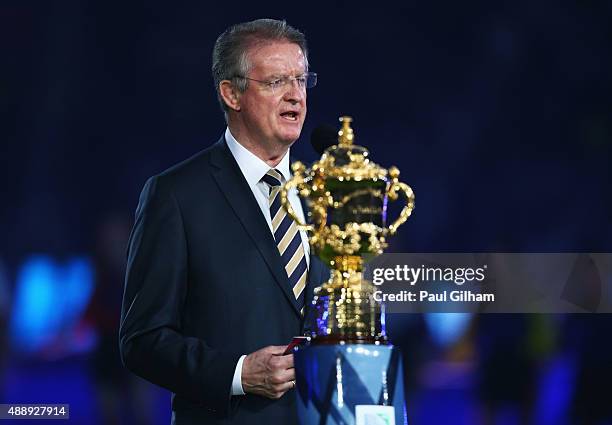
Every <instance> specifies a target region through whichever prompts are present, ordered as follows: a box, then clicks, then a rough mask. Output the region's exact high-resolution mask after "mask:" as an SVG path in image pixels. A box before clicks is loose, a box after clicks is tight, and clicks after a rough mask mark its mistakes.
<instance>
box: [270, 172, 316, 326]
mask: <svg viewBox="0 0 612 425" xmlns="http://www.w3.org/2000/svg"><path fill="white" fill-rule="evenodd" d="M282 179H283V176H282V174H281V173H279V172H278V171H276V170H274V169H271V170H270V171H268V172H267V173H266V175H265V176H263V177H262V178H261V181H263V182H264V183H266V184H267V185H269V186H270V200H269V204H268V205H269V206H270V217H271V218H272V229H273V231H274V240H275V241H276V245H277V247H278V251H279V252H280V255H281V257H282V259H283V264H284V265H285V271H286V272H287V276H289V283H290V284H291V288H293V295H295V298H296V299H297V301H298V305H299V306H300V308H301V312H302V314H303V313H304V307H303V306H304V288H305V287H306V275H307V273H308V269H307V266H306V256H305V255H304V247H303V246H302V238H301V236H300V232H299V231H298V227H297V224H296V223H295V221H293V220H292V219H291V217H289V215H288V214H287V211H285V209H284V208H283V207H282V205H281V202H280V195H279V192H280V187H281V182H282Z"/></svg>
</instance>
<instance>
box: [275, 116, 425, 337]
mask: <svg viewBox="0 0 612 425" xmlns="http://www.w3.org/2000/svg"><path fill="white" fill-rule="evenodd" d="M340 121H341V122H342V128H341V129H340V131H338V144H337V145H333V146H331V147H329V148H327V149H326V150H325V152H324V153H323V155H322V156H321V159H320V160H319V161H317V162H315V163H314V164H313V165H312V167H311V168H309V169H306V167H305V166H304V165H303V164H302V163H300V162H295V163H294V164H293V165H292V170H293V177H292V178H291V180H289V181H288V182H287V183H286V184H285V185H284V186H283V188H282V190H281V192H280V196H281V202H282V204H283V206H284V207H285V209H286V210H287V212H288V214H289V215H290V216H291V217H292V218H293V219H294V220H295V221H296V223H297V224H298V227H299V228H300V230H306V231H307V232H308V233H309V236H310V238H309V239H310V245H311V247H312V249H313V252H314V254H315V255H317V256H319V258H321V259H322V260H323V261H324V262H325V263H326V264H327V265H328V266H329V267H330V268H331V269H332V272H331V277H330V279H329V280H328V281H327V282H325V283H324V284H323V285H322V286H320V287H318V288H316V289H315V291H314V298H313V301H312V305H311V306H310V308H308V309H307V311H308V312H307V314H308V315H307V317H306V321H307V323H308V325H309V326H310V327H311V330H310V331H309V332H310V335H309V336H310V337H311V338H312V341H311V344H338V343H340V344H344V343H362V344H386V343H387V335H386V333H385V327H384V306H382V305H381V303H379V302H377V301H375V300H374V297H373V294H374V291H375V289H374V288H375V287H374V285H373V284H372V283H371V282H369V281H368V280H366V279H365V278H364V277H363V266H364V260H366V259H369V258H372V257H373V256H376V255H379V254H382V252H383V250H384V249H385V248H386V247H387V242H386V238H387V237H388V236H390V235H393V234H394V233H395V232H396V231H397V228H398V227H399V226H400V225H402V224H403V223H404V222H405V221H406V220H407V219H408V217H410V214H411V213H412V210H413V208H414V193H413V192H412V189H411V188H410V186H408V185H407V184H405V183H402V182H400V181H399V180H398V177H399V174H400V172H399V170H398V169H397V168H396V167H391V168H389V169H388V170H387V169H385V168H382V167H381V166H379V165H377V164H376V163H374V162H372V161H371V160H370V158H369V152H368V150H367V149H366V148H364V147H362V146H358V145H354V144H353V138H354V134H353V129H352V128H351V122H352V118H350V117H346V116H345V117H341V118H340ZM293 188H296V189H297V191H298V194H299V196H301V197H303V198H305V200H306V202H307V206H308V208H307V209H308V212H307V214H308V218H309V219H308V220H307V221H308V222H309V223H310V224H306V223H302V222H301V221H300V220H299V218H298V217H297V216H296V214H295V211H294V210H293V208H292V207H291V204H290V203H289V200H288V198H287V196H288V193H289V191H290V190H292V189H293ZM401 193H403V194H404V200H405V206H404V207H403V209H402V210H401V212H400V214H399V217H398V218H397V219H396V220H395V221H394V222H393V223H391V224H390V225H388V226H386V217H387V203H388V201H389V200H391V201H395V200H397V199H399V198H400V194H401Z"/></svg>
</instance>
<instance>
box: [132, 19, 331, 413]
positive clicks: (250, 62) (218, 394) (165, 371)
mask: <svg viewBox="0 0 612 425" xmlns="http://www.w3.org/2000/svg"><path fill="white" fill-rule="evenodd" d="M213 77H214V81H215V86H216V88H217V94H218V98H219V101H220V103H221V106H222V108H223V110H224V111H225V117H226V121H227V125H228V126H227V129H226V131H225V133H224V135H223V137H222V138H221V139H220V140H219V141H218V142H217V143H216V144H214V145H213V146H212V147H210V148H208V149H206V150H204V151H202V152H200V153H199V154H197V155H195V156H194V157H192V158H190V159H189V160H187V161H185V162H183V163H181V164H179V165H177V166H175V167H172V168H171V169H169V170H167V171H165V172H163V173H161V174H159V175H158V176H155V177H152V178H151V179H149V180H148V181H147V183H146V185H145V187H144V189H143V192H142V194H141V197H140V202H139V205H138V208H137V210H136V223H135V225H134V229H133V230H132V234H131V236H130V242H129V248H128V265H127V274H126V282H125V293H124V300H123V308H122V321H121V328H120V348H121V357H122V360H123V362H124V364H125V365H126V367H127V368H129V369H130V370H132V371H133V372H134V373H136V374H138V375H139V376H141V377H143V378H145V379H147V380H149V381H151V382H153V383H155V384H157V385H160V386H162V387H165V388H167V389H169V390H171V391H172V392H173V393H174V394H173V399H172V410H173V415H172V418H173V423H176V424H228V423H233V424H283V425H284V424H294V423H296V422H297V419H296V416H295V409H294V397H295V393H294V391H293V388H294V387H295V374H294V370H293V355H292V354H289V355H284V352H285V349H286V345H287V343H288V342H289V341H290V340H291V338H292V337H293V336H295V335H300V334H301V333H302V332H303V317H304V308H305V306H306V305H307V304H308V302H309V300H310V299H311V297H312V289H313V287H315V286H317V285H318V284H320V282H322V281H323V280H324V279H325V278H326V277H327V276H328V273H327V274H326V270H325V268H324V267H323V266H322V264H321V263H320V262H319V261H318V260H316V259H315V258H314V257H309V249H308V244H307V239H306V235H304V234H303V233H302V232H299V231H297V227H296V225H295V223H294V222H293V221H292V220H291V219H290V218H289V217H288V216H287V215H286V213H285V211H284V209H282V208H280V201H279V196H277V195H278V191H279V188H280V186H279V185H280V184H281V183H282V182H283V181H285V180H286V179H288V178H289V177H290V171H289V148H290V146H291V145H292V144H293V143H294V142H295V140H297V138H298V137H299V135H300V132H301V129H302V125H303V123H304V118H305V116H306V89H307V88H309V87H312V86H314V84H315V83H316V75H315V74H312V73H309V72H308V60H307V50H306V41H305V38H304V36H303V34H302V33H300V32H299V31H297V30H295V29H294V28H292V27H290V26H289V25H287V24H286V23H285V22H282V21H275V20H270V19H261V20H257V21H253V22H247V23H243V24H239V25H235V26H233V27H231V28H229V29H228V30H226V31H225V32H224V33H223V34H221V36H219V38H218V39H217V42H216V43H215V47H214V51H213ZM290 202H291V204H292V206H293V207H294V209H296V210H297V212H298V215H301V216H302V218H303V214H304V211H303V209H302V207H301V205H300V202H299V198H297V195H296V194H292V195H291V196H290Z"/></svg>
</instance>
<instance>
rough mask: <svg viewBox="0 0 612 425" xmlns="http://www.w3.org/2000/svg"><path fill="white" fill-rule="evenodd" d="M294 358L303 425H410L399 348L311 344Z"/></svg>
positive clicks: (297, 394) (373, 345)
mask: <svg viewBox="0 0 612 425" xmlns="http://www.w3.org/2000/svg"><path fill="white" fill-rule="evenodd" d="M294 362H295V373H296V382H297V388H296V398H297V409H298V418H299V423H300V425H321V424H323V425H365V424H369V423H381V424H388V425H407V424H408V420H407V416H406V406H405V398H404V383H403V382H404V381H403V367H402V359H401V355H400V350H399V349H398V348H396V347H394V346H392V345H377V344H365V343H364V344H342V345H314V346H313V345H311V346H306V347H303V348H299V349H298V350H296V352H295V354H294ZM374 416H375V418H374ZM373 418H374V419H376V420H378V421H379V422H372V420H373Z"/></svg>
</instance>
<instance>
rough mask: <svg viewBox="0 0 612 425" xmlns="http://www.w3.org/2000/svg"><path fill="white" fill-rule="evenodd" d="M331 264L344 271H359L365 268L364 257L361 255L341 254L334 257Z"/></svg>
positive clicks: (335, 268)
mask: <svg viewBox="0 0 612 425" xmlns="http://www.w3.org/2000/svg"><path fill="white" fill-rule="evenodd" d="M331 266H332V267H333V268H334V270H337V271H339V272H342V273H357V272H361V271H362V270H363V258H361V257H360V256H359V255H341V256H337V257H334V259H333V261H332V262H331Z"/></svg>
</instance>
